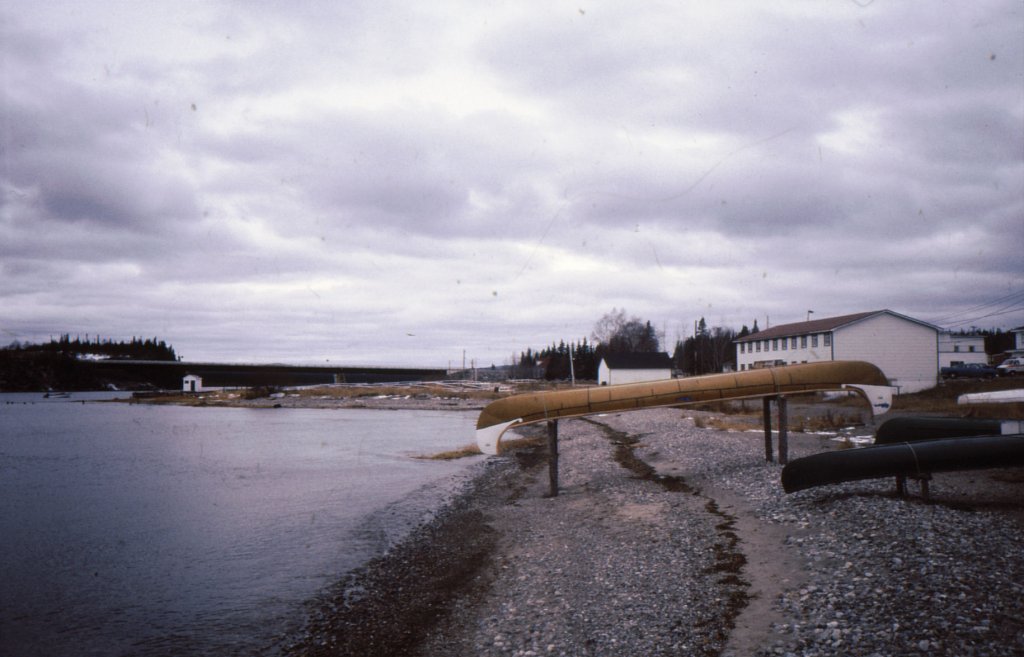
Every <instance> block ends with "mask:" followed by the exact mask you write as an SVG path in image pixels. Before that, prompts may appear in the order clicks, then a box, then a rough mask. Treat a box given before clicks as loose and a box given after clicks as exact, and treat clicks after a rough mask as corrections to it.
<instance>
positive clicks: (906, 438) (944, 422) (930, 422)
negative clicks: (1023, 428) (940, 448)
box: [875, 415, 1019, 445]
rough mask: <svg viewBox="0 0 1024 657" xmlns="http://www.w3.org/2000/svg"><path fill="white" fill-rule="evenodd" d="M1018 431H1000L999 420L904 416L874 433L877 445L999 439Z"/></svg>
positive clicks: (881, 426) (1001, 424) (1000, 424)
mask: <svg viewBox="0 0 1024 657" xmlns="http://www.w3.org/2000/svg"><path fill="white" fill-rule="evenodd" d="M1004 433H1019V430H1018V431H1003V423H1002V421H1000V420H984V419H974V418H959V417H929V416H918V415H907V416H904V417H894V418H891V419H888V420H886V421H885V422H883V423H882V424H880V425H879V427H878V429H877V430H875V444H876V445H891V444H892V443H905V442H919V441H922V440H939V439H940V438H965V437H969V436H998V435H1000V434H1004Z"/></svg>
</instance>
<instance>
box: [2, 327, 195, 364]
mask: <svg viewBox="0 0 1024 657" xmlns="http://www.w3.org/2000/svg"><path fill="white" fill-rule="evenodd" d="M4 350H5V351H11V352H22V353H43V354H53V355H61V356H69V357H76V358H77V357H81V356H86V355H94V356H98V357H102V358H111V359H119V360H129V359H130V360H165V361H175V360H178V355H177V354H176V353H175V351H174V347H172V346H171V345H169V344H167V343H166V342H164V341H163V340H158V339H157V338H145V339H143V338H137V337H133V338H132V339H131V340H128V341H115V340H111V339H109V338H101V337H100V336H95V337H94V338H91V339H90V338H89V336H88V335H86V336H85V340H82V339H81V338H80V337H79V336H75V337H74V338H72V337H71V335H70V334H68V333H65V334H63V335H61V336H60V337H59V338H58V339H56V340H54V339H53V338H50V341H49V342H46V343H44V344H34V343H22V342H18V341H14V342H12V343H11V344H10V345H8V346H7V347H5V348H4Z"/></svg>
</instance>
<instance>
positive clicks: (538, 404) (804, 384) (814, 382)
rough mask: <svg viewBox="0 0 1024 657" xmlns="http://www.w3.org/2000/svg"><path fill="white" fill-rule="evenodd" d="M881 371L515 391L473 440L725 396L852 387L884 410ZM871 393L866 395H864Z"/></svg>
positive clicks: (850, 369) (783, 372) (855, 366)
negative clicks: (529, 426) (520, 428)
mask: <svg viewBox="0 0 1024 657" xmlns="http://www.w3.org/2000/svg"><path fill="white" fill-rule="evenodd" d="M888 386H889V382H888V379H886V377H885V374H883V373H882V371H881V370H880V369H878V367H876V366H875V365H872V364H871V363H865V362H862V361H826V362H821V363H808V364H804V365H788V366H785V367H770V368H765V369H759V370H748V371H746V372H734V373H729V374H712V375H709V376H696V377H690V378H683V379H666V380H664V381H648V382H644V383H631V384H626V385H617V386H599V387H589V388H573V389H570V390H556V391H552V392H538V393H532V394H523V395H514V396H512V397H506V398H504V399H499V400H497V401H494V402H491V403H490V404H488V405H487V406H486V407H485V408H484V409H483V411H481V412H480V417H479V418H478V419H477V424H476V428H477V444H478V445H479V446H480V449H481V450H482V451H483V452H484V453H485V454H496V453H497V450H498V442H499V440H500V439H501V435H502V434H503V433H504V432H505V431H506V430H507V429H509V428H512V427H515V426H522V425H525V424H532V423H535V422H543V421H546V420H557V419H562V418H571V417H583V416H586V415H597V414H600V413H613V412H621V411H635V410H640V409H644V408H656V407H664V406H682V405H686V404H698V403H704V402H711V401H719V400H727V399H749V398H753V397H771V396H776V395H782V394H797V393H805V392H821V391H829V390H841V389H844V388H851V389H856V390H858V392H860V393H861V394H863V395H864V396H865V397H867V398H868V401H869V402H870V403H871V405H872V410H873V411H874V412H876V413H878V412H883V413H884V412H885V411H886V410H888V407H889V401H890V400H891V392H890V391H891V389H890V388H889V387H888ZM869 393H870V394H869Z"/></svg>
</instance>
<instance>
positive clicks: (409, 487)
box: [0, 395, 476, 655]
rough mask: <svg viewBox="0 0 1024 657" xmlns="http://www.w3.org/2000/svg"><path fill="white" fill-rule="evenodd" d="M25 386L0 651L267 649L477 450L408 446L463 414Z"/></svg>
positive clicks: (454, 436)
mask: <svg viewBox="0 0 1024 657" xmlns="http://www.w3.org/2000/svg"><path fill="white" fill-rule="evenodd" d="M25 398H26V396H22V395H0V655H165V654H175V655H224V654H239V655H242V654H244V655H250V654H274V653H275V650H274V648H273V647H272V646H273V644H274V640H275V638H276V637H278V636H280V635H281V634H282V633H284V632H286V631H288V630H289V629H292V630H293V629H294V628H295V627H296V624H297V623H300V622H301V621H302V618H303V614H304V609H303V602H304V601H306V600H309V599H310V598H312V597H313V596H315V595H316V593H317V592H318V591H320V590H322V589H323V588H324V587H326V586H327V585H329V584H330V583H332V582H334V581H336V580H338V579H339V578H340V576H341V575H342V574H343V573H344V572H346V571H348V570H350V569H351V568H353V567H356V566H358V565H359V564H361V563H363V562H364V561H365V560H366V559H368V558H369V557H371V556H373V555H374V554H377V553H379V552H380V551H381V550H383V549H385V548H386V547H387V545H388V541H389V540H392V539H394V538H396V537H397V536H398V535H399V534H400V533H401V532H403V531H405V530H406V529H407V528H408V527H409V526H410V524H411V523H414V522H416V521H418V520H420V519H422V517H423V516H424V514H425V513H428V512H429V510H430V509H432V508H434V507H436V505H437V504H439V503H440V501H441V500H442V499H443V497H444V496H445V495H446V494H449V493H450V491H451V490H452V487H453V483H452V482H453V481H455V480H456V479H457V478H458V477H457V475H459V473H463V476H464V475H465V471H466V468H467V467H468V465H469V464H470V462H472V460H464V461H462V462H456V463H444V462H434V461H424V460H419V459H413V458H411V456H412V455H414V454H419V453H430V452H434V451H440V450H443V449H450V448H453V447H459V446H462V445H465V444H467V443H469V442H472V436H473V427H474V423H475V420H476V414H474V413H457V412H420V411H363V410H312V409H308V410H307V409H267V410H258V409H227V408H184V407H168V406H144V405H128V404H115V403H88V404H80V403H66V402H67V400H62V401H63V402H64V403H60V402H54V401H50V402H48V403H35V404H22V403H6V402H9V401H11V400H17V401H21V400H23V399H25ZM32 398H33V399H35V400H39V401H42V400H41V398H40V396H39V395H34V396H32ZM76 398H78V396H75V397H73V399H76Z"/></svg>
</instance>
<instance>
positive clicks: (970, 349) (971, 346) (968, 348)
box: [967, 344, 974, 352]
mask: <svg viewBox="0 0 1024 657" xmlns="http://www.w3.org/2000/svg"><path fill="white" fill-rule="evenodd" d="M967 351H971V352H973V351H974V345H973V344H972V345H968V346H967Z"/></svg>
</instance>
